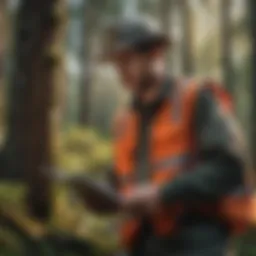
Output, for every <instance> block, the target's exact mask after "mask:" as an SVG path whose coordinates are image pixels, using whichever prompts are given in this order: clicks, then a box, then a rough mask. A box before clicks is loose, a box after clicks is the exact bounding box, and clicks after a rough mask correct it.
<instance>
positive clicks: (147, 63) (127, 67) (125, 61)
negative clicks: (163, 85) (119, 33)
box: [113, 50, 164, 92]
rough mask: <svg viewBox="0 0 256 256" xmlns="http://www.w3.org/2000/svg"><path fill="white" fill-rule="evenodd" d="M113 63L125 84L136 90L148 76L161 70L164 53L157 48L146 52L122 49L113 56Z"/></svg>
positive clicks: (133, 90)
mask: <svg viewBox="0 0 256 256" xmlns="http://www.w3.org/2000/svg"><path fill="white" fill-rule="evenodd" d="M113 63H114V66H115V67H116V69H117V71H118V73H119V75H120V76H121V79H122V81H123V83H124V84H125V86H126V87H127V88H128V89H129V90H131V91H132V92H136V91H138V90H140V87H141V85H142V83H143V82H144V81H145V80H148V79H147V78H148V77H152V76H154V75H157V73H159V72H162V70H161V67H162V66H164V55H163V51H157V50H154V51H150V52H146V53H139V52H136V51H123V52H120V53H117V54H115V55H114V56H113ZM162 68H163V67H162Z"/></svg>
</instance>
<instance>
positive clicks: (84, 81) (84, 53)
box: [78, 1, 95, 125]
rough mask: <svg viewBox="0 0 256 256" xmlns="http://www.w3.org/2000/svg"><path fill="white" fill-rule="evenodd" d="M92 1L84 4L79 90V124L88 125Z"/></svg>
mask: <svg viewBox="0 0 256 256" xmlns="http://www.w3.org/2000/svg"><path fill="white" fill-rule="evenodd" d="M91 11H92V10H91V2H88V1H87V2H86V3H85V4H84V15H83V19H84V22H83V23H84V24H83V39H82V40H83V45H82V49H81V56H80V57H81V66H82V75H81V82H80V91H79V106H78V108H79V124H81V125H88V124H89V123H90V120H89V119H90V94H91V88H90V86H91V54H90V52H91V51H90V50H91V47H90V46H91V43H90V39H91V36H92V34H91V33H90V32H91V27H90V26H91V24H92V23H91V21H92V19H93V18H94V19H95V17H92V13H91Z"/></svg>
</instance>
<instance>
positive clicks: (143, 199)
mask: <svg viewBox="0 0 256 256" xmlns="http://www.w3.org/2000/svg"><path fill="white" fill-rule="evenodd" d="M158 206H159V193H158V189H157V188H156V187H155V186H152V185H144V186H141V187H139V188H137V189H135V190H133V191H132V193H131V194H129V195H127V196H125V197H124V198H123V203H122V211H124V212H126V213H131V214H142V215H144V214H150V213H152V212H154V211H155V210H156V209H157V208H158Z"/></svg>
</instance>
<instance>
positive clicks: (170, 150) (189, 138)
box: [114, 80, 250, 248]
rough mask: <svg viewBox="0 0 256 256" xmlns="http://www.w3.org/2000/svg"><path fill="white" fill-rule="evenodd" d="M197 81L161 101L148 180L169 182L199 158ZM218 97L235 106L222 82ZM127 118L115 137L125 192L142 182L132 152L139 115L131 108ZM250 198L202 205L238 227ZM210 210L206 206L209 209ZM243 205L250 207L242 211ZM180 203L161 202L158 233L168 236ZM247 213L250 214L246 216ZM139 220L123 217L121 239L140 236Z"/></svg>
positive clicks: (156, 224)
mask: <svg viewBox="0 0 256 256" xmlns="http://www.w3.org/2000/svg"><path fill="white" fill-rule="evenodd" d="M200 87H201V86H198V83H197V82H195V81H192V80H191V81H186V82H184V81H182V82H177V85H176V86H175V88H176V90H174V92H172V97H170V99H169V100H166V102H164V104H163V105H162V106H161V110H160V111H158V114H157V115H156V116H155V117H154V119H153V123H152V134H151V141H150V150H149V152H150V161H151V163H150V164H151V166H152V168H151V170H150V178H149V182H151V183H152V184H153V185H156V186H160V185H163V184H164V183H166V182H170V181H171V180H172V179H174V178H175V177H176V176H177V175H178V174H179V173H181V172H182V171H184V170H189V167H190V166H193V165H194V164H195V163H196V162H197V161H198V159H196V154H195V152H196V147H195V146H196V145H194V140H193V129H192V121H193V120H192V119H193V113H194V107H195V101H196V98H197V96H198V92H199V88H200ZM211 89H212V90H213V92H214V94H215V95H216V98H217V99H219V100H220V101H221V104H222V106H224V109H225V110H227V111H230V110H231V107H232V104H231V101H230V99H229V97H228V94H226V93H225V92H224V91H223V90H222V89H220V87H218V86H211ZM123 121H124V123H123V124H122V127H121V129H120V132H119V134H118V136H117V138H116V141H115V145H114V146H115V167H116V175H117V177H118V180H119V183H120V192H121V193H122V194H125V193H130V192H132V189H133V188H134V187H135V186H136V185H139V184H136V180H135V175H134V174H135V173H134V169H135V168H134V167H135V161H134V151H135V147H136V142H137V138H138V137H137V136H138V125H137V124H138V116H137V114H136V113H135V112H133V111H132V110H131V111H130V112H129V113H127V115H126V117H125V119H124V120H123ZM248 200H249V197H246V196H245V195H243V196H240V197H234V196H230V197H227V198H225V199H224V200H223V201H222V202H220V204H219V205H218V206H214V207H210V208H209V209H208V208H204V209H202V211H207V212H209V213H210V214H213V213H214V214H215V215H219V216H220V217H223V218H226V219H228V220H229V221H230V223H231V222H232V223H233V224H234V223H235V224H236V228H238V227H239V228H240V226H241V225H239V226H238V225H237V224H241V223H242V224H244V221H240V220H244V219H245V217H246V216H247V214H248V211H250V210H248V209H247V208H248V207H249V204H248ZM207 209H208V210H207ZM241 209H247V210H246V211H243V212H241ZM182 211H183V207H182V206H181V205H175V206H169V207H164V206H163V207H162V209H158V210H157V211H156V212H155V213H154V214H153V216H152V218H151V223H152V227H153V229H154V231H155V232H156V234H158V235H166V234H170V233H172V232H175V230H176V229H177V228H178V227H177V226H176V219H177V217H178V216H179V215H180V214H181V213H182ZM245 215H246V216H245ZM140 225H141V222H140V220H139V219H137V218H132V217H131V218H129V219H128V220H126V221H125V223H124V225H123V227H122V230H121V233H122V234H121V239H122V243H123V245H124V246H126V247H128V248H129V247H130V246H131V245H132V244H133V242H134V240H135V239H136V234H138V232H139V230H140Z"/></svg>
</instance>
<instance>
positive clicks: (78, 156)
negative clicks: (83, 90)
mask: <svg viewBox="0 0 256 256" xmlns="http://www.w3.org/2000/svg"><path fill="white" fill-rule="evenodd" d="M110 161H111V147H110V143H109V142H108V141H107V140H106V139H104V138H102V137H101V136H100V135H99V134H98V133H97V132H96V131H94V130H91V129H88V128H79V127H73V128H70V129H68V130H67V131H66V132H64V133H63V134H62V135H61V138H60V142H59V145H58V147H57V151H56V162H57V166H58V167H59V168H60V169H62V170H63V171H66V172H68V173H72V174H77V173H85V174H87V175H88V174H89V175H90V176H92V177H95V178H96V179H102V178H104V177H105V175H106V170H107V167H108V165H109V164H110ZM55 203H56V204H55V213H54V216H53V220H52V225H53V227H54V228H55V229H62V230H65V232H69V233H73V234H75V235H77V236H79V237H84V238H86V239H87V240H88V241H90V242H92V243H93V244H96V245H97V247H100V248H102V249H103V248H104V251H111V250H113V248H115V246H116V243H117V238H116V237H115V233H114V232H113V231H115V228H114V226H113V225H114V221H113V219H112V218H109V217H108V218H105V217H100V216H95V215H93V214H92V213H90V212H89V211H87V210H86V209H85V207H84V205H82V204H81V202H80V200H79V198H77V197H76V196H75V195H73V194H72V191H70V190H69V188H66V187H60V186H57V187H56V200H55ZM110 232H111V236H110V235H109V233H110ZM112 234H113V235H112Z"/></svg>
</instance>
